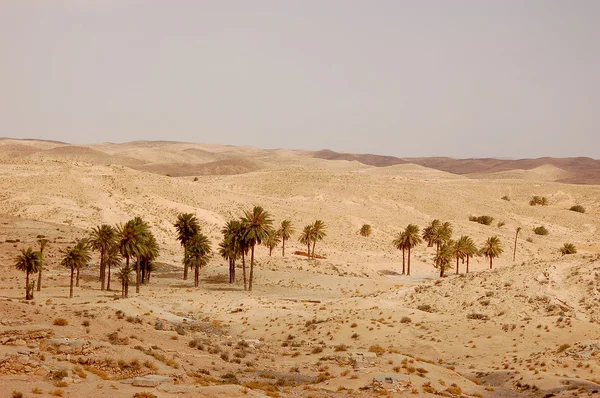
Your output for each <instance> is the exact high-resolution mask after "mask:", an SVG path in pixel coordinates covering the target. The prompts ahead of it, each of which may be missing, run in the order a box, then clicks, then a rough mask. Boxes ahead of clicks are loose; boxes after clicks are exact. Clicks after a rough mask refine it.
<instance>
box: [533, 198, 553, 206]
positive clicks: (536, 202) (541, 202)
mask: <svg viewBox="0 0 600 398" xmlns="http://www.w3.org/2000/svg"><path fill="white" fill-rule="evenodd" d="M549 204H550V202H548V199H547V198H546V197H545V196H534V197H533V198H531V200H530V201H529V205H530V206H548V205H549Z"/></svg>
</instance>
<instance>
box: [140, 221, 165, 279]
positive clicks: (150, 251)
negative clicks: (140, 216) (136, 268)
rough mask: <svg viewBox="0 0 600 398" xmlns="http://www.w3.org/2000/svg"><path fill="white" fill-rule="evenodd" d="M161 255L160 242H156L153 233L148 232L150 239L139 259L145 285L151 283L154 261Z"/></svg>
mask: <svg viewBox="0 0 600 398" xmlns="http://www.w3.org/2000/svg"><path fill="white" fill-rule="evenodd" d="M159 253H160V249H159V247H158V242H157V241H156V238H155V237H154V235H153V234H152V232H150V231H148V237H147V239H146V242H145V245H144V250H143V252H142V254H140V256H139V258H138V262H139V263H140V264H139V265H140V269H141V271H142V283H143V284H146V283H149V282H150V274H151V273H152V270H153V269H154V260H156V258H157V257H158V255H159Z"/></svg>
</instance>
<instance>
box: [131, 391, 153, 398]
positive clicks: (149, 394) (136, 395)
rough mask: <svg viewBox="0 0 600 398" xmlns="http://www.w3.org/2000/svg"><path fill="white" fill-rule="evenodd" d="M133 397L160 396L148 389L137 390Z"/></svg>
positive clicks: (151, 397) (149, 397) (147, 397)
mask: <svg viewBox="0 0 600 398" xmlns="http://www.w3.org/2000/svg"><path fill="white" fill-rule="evenodd" d="M133 398H158V397H157V396H156V395H154V394H152V393H151V392H148V391H142V392H136V393H135V394H133Z"/></svg>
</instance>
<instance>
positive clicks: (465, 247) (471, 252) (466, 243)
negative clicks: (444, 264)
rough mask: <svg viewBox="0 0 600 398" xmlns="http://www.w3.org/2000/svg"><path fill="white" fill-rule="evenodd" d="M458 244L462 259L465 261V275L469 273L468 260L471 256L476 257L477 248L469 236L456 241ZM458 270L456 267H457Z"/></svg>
mask: <svg viewBox="0 0 600 398" xmlns="http://www.w3.org/2000/svg"><path fill="white" fill-rule="evenodd" d="M458 243H459V245H460V247H461V251H462V253H463V255H464V259H466V260H467V274H468V273H469V259H470V258H471V257H473V256H476V255H477V253H478V252H479V250H477V246H476V245H475V242H473V239H471V237H470V236H466V235H463V236H461V237H460V239H459V240H458ZM457 268H458V266H457Z"/></svg>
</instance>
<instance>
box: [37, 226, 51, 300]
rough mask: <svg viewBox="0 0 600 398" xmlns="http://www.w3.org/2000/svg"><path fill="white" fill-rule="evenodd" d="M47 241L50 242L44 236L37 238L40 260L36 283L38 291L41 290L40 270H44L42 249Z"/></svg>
mask: <svg viewBox="0 0 600 398" xmlns="http://www.w3.org/2000/svg"><path fill="white" fill-rule="evenodd" d="M48 242H50V241H49V240H48V239H45V238H41V239H38V244H39V245H40V260H42V265H40V270H39V271H38V284H37V291H38V292H39V291H41V290H42V272H43V270H44V249H45V248H46V245H47V244H48Z"/></svg>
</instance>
